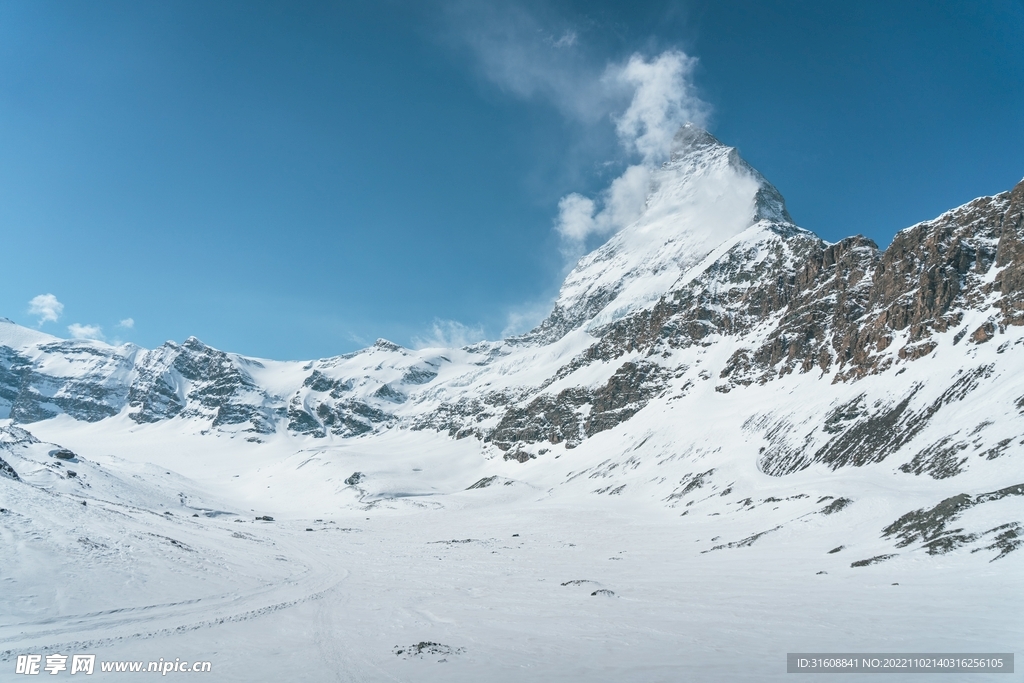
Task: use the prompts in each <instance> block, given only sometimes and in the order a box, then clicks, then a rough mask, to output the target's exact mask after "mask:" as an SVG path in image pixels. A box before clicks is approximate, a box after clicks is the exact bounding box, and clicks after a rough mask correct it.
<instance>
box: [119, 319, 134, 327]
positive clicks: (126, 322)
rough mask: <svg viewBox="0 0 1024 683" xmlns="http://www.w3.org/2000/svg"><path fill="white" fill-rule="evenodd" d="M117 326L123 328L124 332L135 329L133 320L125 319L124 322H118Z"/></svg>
mask: <svg viewBox="0 0 1024 683" xmlns="http://www.w3.org/2000/svg"><path fill="white" fill-rule="evenodd" d="M117 326H118V327H123V328H124V329H126V330H130V329H132V328H134V327H135V319H134V318H125V319H124V320H122V321H121V322H119V323H118V324H117Z"/></svg>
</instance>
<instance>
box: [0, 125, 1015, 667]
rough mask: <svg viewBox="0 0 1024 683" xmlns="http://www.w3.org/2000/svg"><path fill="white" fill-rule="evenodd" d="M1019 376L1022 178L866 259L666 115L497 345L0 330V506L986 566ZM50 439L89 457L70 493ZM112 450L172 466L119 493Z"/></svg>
mask: <svg viewBox="0 0 1024 683" xmlns="http://www.w3.org/2000/svg"><path fill="white" fill-rule="evenodd" d="M1021 377H1024V181H1022V182H1021V184H1018V185H1017V186H1016V187H1015V188H1013V189H1012V190H1009V191H1006V192H1002V193H1000V194H997V195H994V196H991V197H983V198H980V199H976V200H974V201H972V202H970V203H968V204H965V205H963V206H961V207H958V208H955V209H952V210H950V211H948V212H946V213H944V214H942V215H941V216H939V217H938V218H935V219H933V220H929V221H925V222H922V223H919V224H917V225H914V226H911V227H909V228H907V229H905V230H903V231H901V232H900V233H898V234H897V235H896V237H895V239H894V240H893V242H892V244H891V245H890V246H889V247H888V248H887V249H885V250H881V249H879V248H878V246H877V245H876V244H874V243H873V242H872V241H871V240H869V239H866V238H864V237H861V236H855V237H850V238H847V239H844V240H841V241H839V242H837V243H834V244H830V243H827V242H825V241H823V240H821V239H820V238H818V237H817V236H816V235H814V234H813V233H811V232H809V231H807V230H804V229H802V228H800V227H798V226H796V225H794V224H793V222H792V219H791V217H790V215H789V214H788V212H787V211H786V207H785V203H784V200H783V198H782V196H781V195H780V193H779V192H778V191H777V190H776V189H775V188H774V187H773V186H772V185H771V184H770V183H769V182H768V181H767V180H765V178H763V177H762V176H761V175H760V174H759V173H758V172H757V171H755V170H754V169H752V168H751V167H750V166H749V165H748V164H746V162H744V161H743V160H742V159H741V158H740V157H739V156H738V154H737V152H736V150H735V149H732V148H730V147H728V146H726V145H723V144H722V143H721V142H719V141H718V140H717V139H715V138H714V137H713V136H712V135H710V134H709V133H707V132H706V131H703V130H700V129H698V128H696V127H692V126H687V127H685V128H683V129H682V130H680V132H679V133H678V134H677V136H676V138H675V146H674V149H673V152H672V157H671V159H670V161H668V162H667V163H666V164H664V166H663V167H662V168H660V169H659V170H658V171H656V173H655V174H654V176H653V181H652V187H651V191H650V195H649V197H648V200H647V204H646V208H645V210H644V212H643V214H642V215H641V217H640V218H639V219H638V220H637V221H636V222H635V223H634V224H632V225H630V226H628V227H627V228H625V229H624V230H622V231H621V232H619V233H618V234H616V235H615V236H614V237H612V238H611V239H610V240H609V241H608V242H607V243H606V244H605V245H603V246H602V247H600V248H599V249H597V250H596V251H594V252H593V253H591V254H588V255H587V256H585V257H584V258H583V259H582V260H581V261H580V262H579V263H578V264H577V266H576V267H575V268H574V269H573V271H572V272H571V273H570V274H569V275H568V277H567V278H566V280H565V282H564V284H563V286H562V289H561V292H560V294H559V297H558V299H557V301H556V303H555V305H554V308H553V310H552V312H551V314H550V316H549V317H548V318H547V319H546V320H544V321H543V322H542V323H541V324H540V325H539V326H538V327H537V328H536V329H534V330H532V331H531V332H529V333H527V334H524V335H521V336H518V337H513V338H509V339H505V340H501V341H496V342H482V343H479V344H475V345H472V346H468V347H465V348H462V349H438V348H435V349H420V350H412V349H406V348H402V347H400V346H398V345H396V344H393V343H391V342H388V341H385V340H378V341H377V343H375V344H374V345H373V346H371V347H369V348H367V349H364V350H362V351H359V352H357V353H352V354H348V355H344V356H337V357H333V358H326V359H320V360H314V361H309V362H279V361H269V360H263V359H255V358H247V357H243V356H240V355H237V354H231V353H226V352H223V351H219V350H216V349H213V348H211V347H209V346H207V345H205V344H203V343H202V342H201V341H199V340H198V339H195V338H189V339H188V340H186V341H185V342H184V343H182V344H177V343H173V342H168V343H166V344H164V345H163V346H161V347H160V348H157V349H154V350H145V349H141V348H138V347H136V346H133V345H130V344H129V345H123V346H117V347H115V346H110V345H107V344H104V343H101V342H95V341H67V340H62V339H58V338H55V337H51V336H48V335H45V334H42V333H39V332H36V331H33V330H29V329H27V328H24V327H21V326H18V325H16V324H14V323H13V322H11V321H9V320H5V319H4V320H0V437H2V438H0V456H2V457H0V486H2V487H6V489H3V488H0V493H2V492H3V491H4V490H7V491H22V493H19V494H18V496H19V499H20V500H25V501H27V500H28V498H25V496H26V495H27V494H24V493H23V492H24V491H25V490H27V487H32V486H36V487H40V486H41V487H46V488H47V490H49V491H52V492H53V493H54V494H56V493H60V495H67V496H79V497H83V498H82V499H83V500H85V499H86V498H88V497H89V496H90V495H94V494H95V493H96V492H97V491H100V490H102V491H104V492H105V493H104V494H103V495H104V496H105V498H104V499H105V500H108V501H122V502H121V503H119V504H124V505H133V506H143V507H144V506H145V503H144V500H146V499H147V496H148V499H149V500H152V501H161V502H160V505H161V506H168V507H167V510H168V511H169V510H171V509H174V508H173V503H174V501H175V500H178V501H180V505H179V508H180V509H181V510H182V511H188V513H189V514H203V515H205V516H209V515H208V513H210V512H211V511H213V510H220V511H222V512H224V511H228V510H234V511H235V512H241V511H243V509H244V508H245V506H246V505H249V506H250V508H249V509H250V510H259V509H263V510H264V511H266V510H271V511H273V512H275V514H277V515H284V516H286V517H287V516H289V515H291V516H293V517H296V518H297V519H305V518H307V517H312V516H313V515H314V514H318V513H319V514H325V513H324V512H323V511H325V510H326V511H327V512H328V513H329V512H331V511H333V512H334V513H336V514H339V513H338V511H339V510H358V511H359V513H360V514H361V513H362V511H366V510H378V509H387V508H388V507H389V506H391V507H394V508H395V509H399V508H401V509H414V508H415V506H417V505H426V503H425V502H424V501H427V500H430V501H438V502H437V503H436V504H437V505H440V506H444V505H455V506H457V507H458V506H465V505H469V506H470V507H473V509H477V508H476V507H474V506H483V507H484V508H486V505H484V502H485V501H491V502H492V503H493V504H494V505H497V506H500V505H505V504H509V505H512V506H513V507H515V508H516V509H518V510H520V511H521V512H522V514H527V513H526V512H523V510H525V509H527V508H530V505H533V504H534V503H531V502H529V501H537V500H548V501H563V502H564V504H566V505H568V504H570V503H571V505H573V506H578V505H584V503H580V501H587V502H586V503H585V505H586V506H593V505H598V506H600V505H612V506H613V505H616V504H618V503H617V502H616V501H622V500H628V501H630V504H631V505H632V506H634V508H636V506H639V508H637V509H656V510H658V511H659V512H651V513H649V514H650V515H654V516H655V517H657V516H658V515H662V514H671V515H672V516H673V517H674V518H676V519H679V515H682V516H683V517H682V519H684V520H687V522H686V523H687V524H690V525H692V526H687V527H685V528H686V529H687V530H689V531H687V533H691V532H692V533H691V535H692V536H693V537H694V539H696V540H689V539H688V541H689V543H690V545H692V546H693V550H692V552H694V553H698V554H699V555H701V556H703V555H705V554H708V553H713V554H715V556H718V555H720V554H722V553H731V552H735V551H737V549H744V548H749V547H750V546H752V545H754V543H755V542H757V544H758V547H761V546H762V545H766V546H767V547H769V548H771V547H775V546H771V545H770V544H771V543H772V541H771V540H770V539H771V538H776V539H790V541H792V539H798V540H799V539H802V540H800V542H801V543H803V542H804V541H807V542H808V543H810V545H811V546H813V547H814V548H817V549H818V550H815V553H817V554H816V555H814V559H813V561H812V560H808V562H811V563H818V564H814V567H815V569H816V571H817V569H820V568H821V567H826V566H827V569H821V571H820V572H818V573H821V574H824V573H825V572H826V571H828V572H832V573H836V572H842V571H847V572H848V571H857V570H859V569H861V568H863V567H868V566H873V565H880V564H885V563H888V564H891V565H892V566H898V567H904V568H905V565H900V564H899V563H900V562H903V561H913V562H919V561H923V562H925V563H926V565H927V566H930V565H928V564H927V563H930V562H932V561H935V560H936V558H938V557H939V556H949V557H959V558H967V557H970V558H977V559H978V560H979V561H980V560H981V559H982V558H983V559H984V561H985V562H986V563H987V562H989V561H990V560H996V559H1003V558H1006V557H1007V556H1014V557H1015V556H1016V555H1017V554H1015V553H1014V551H1015V550H1017V549H1018V548H1019V547H1020V546H1021V545H1022V544H1024V467H1022V462H1024V461H1022V457H1024V380H1022V379H1021ZM47 441H48V442H49V443H46V442H47ZM61 447H67V448H70V449H71V451H73V452H74V453H76V454H78V455H76V457H80V458H81V461H82V462H83V463H91V462H93V461H94V459H95V460H96V462H102V463H105V464H103V465H89V466H88V467H86V466H85V465H82V466H80V467H79V468H78V469H77V470H76V474H75V477H74V481H70V480H69V478H68V476H67V474H66V473H65V472H66V469H67V466H66V465H63V464H62V463H61V462H59V461H58V459H56V456H54V455H53V454H54V453H56V452H57V450H59V449H60V448H61ZM104 458H106V460H104ZM126 462H133V463H151V464H158V465H159V467H158V469H159V470H161V471H163V470H164V468H165V467H166V468H167V474H166V475H164V474H159V473H158V474H159V477H167V476H168V475H171V472H172V471H173V472H174V473H175V474H174V475H173V476H174V477H178V476H181V477H184V478H185V479H187V482H190V483H185V482H184V480H180V481H179V480H178V479H174V481H173V483H170V482H169V481H165V480H164V479H160V481H159V482H157V481H156V480H153V482H155V483H150V484H147V485H148V486H152V487H154V491H157V490H160V491H163V490H165V489H166V488H167V487H171V488H176V489H181V490H179V491H178V494H180V495H178V496H177V498H175V496H170V497H168V496H167V495H166V494H165V493H156V492H154V493H152V495H150V493H146V494H145V495H143V494H140V493H139V492H138V489H137V488H133V487H134V486H135V484H134V483H133V480H132V478H133V477H136V478H138V477H139V476H142V475H139V474H138V473H137V472H134V470H131V468H128V469H125V468H126V467H127V466H126V465H125V464H124V463H126ZM90 468H91V469H90ZM133 472H134V473H133ZM154 476H155V475H154ZM147 481H149V480H147ZM55 482H59V486H57V485H56V484H55ZM502 484H504V485H502ZM505 485H507V486H505ZM89 487H92V489H91V490H92V492H93V493H90V488H89ZM185 489H188V491H187V492H186V491H185ZM227 491H230V492H231V493H230V494H228V493H225V492H227ZM4 495H6V494H4ZM12 495H13V494H12ZM218 495H220V496H224V497H226V500H227V499H229V500H230V501H234V502H233V503H231V502H224V501H220V502H218V500H215V499H216V498H217V496H218ZM446 496H447V497H449V498H445V497H446ZM467 496H469V498H467ZM472 496H478V497H477V498H472ZM479 496H485V497H484V498H480V497H479ZM486 496H490V498H487V497H486ZM609 496H614V497H615V498H609ZM403 500H404V501H406V502H404V503H403V502H401V501H403ZM443 500H449V501H450V502H448V503H445V502H443ZM470 500H472V501H473V502H472V503H468V502H466V501H470ZM189 501H191V502H189ZM199 501H206V502H202V503H200V502H199ZM410 501H411V502H410ZM417 501H419V502H417ZM459 501H461V502H459ZM25 504H26V505H28V503H27V502H26V503H25ZM39 505H42V504H41V503H39ZM232 505H233V506H234V507H232ZM403 505H404V506H406V507H404V508H403V507H402V506H403ZM409 506H412V507H409ZM5 507H7V506H5ZM460 509H461V508H460ZM481 509H483V508H481ZM495 509H496V508H495ZM530 509H532V508H530ZM588 509H589V508H588ZM160 511H161V512H162V511H163V508H162V507H161V509H160ZM193 511H195V512H193ZM218 514H220V513H218ZM225 514H226V513H225ZM517 514H518V513H517ZM679 523H680V524H681V523H682V522H679ZM763 537H764V538H765V540H764V541H761V540H759V539H762V538H763ZM709 539H710V540H709ZM808 539H810V540H808ZM775 543H784V541H782V540H778V541H775ZM822 548H826V549H827V548H831V549H832V550H831V551H829V553H826V552H825V550H821V549H822ZM819 550H820V552H819ZM764 552H768V551H767V550H766V551H764ZM965 553H966V554H965ZM950 554H952V555H950ZM695 556H696V555H695ZM819 556H820V557H819ZM702 561H703V560H702ZM723 561H724V560H723ZM959 561H961V562H962V563H968V560H967V559H962V560H959ZM972 561H973V560H972ZM801 562H803V560H801ZM819 565H820V566H819ZM808 566H810V565H808ZM962 566H964V567H967V566H968V565H967V564H962ZM970 566H974V565H970ZM801 567H803V565H801ZM801 571H802V570H801ZM901 571H902V570H901ZM963 571H967V569H964V570H963ZM971 571H973V570H971ZM812 574H813V572H812ZM0 636H2V632H0ZM421 644H422V643H421ZM840 651H841V650H840Z"/></svg>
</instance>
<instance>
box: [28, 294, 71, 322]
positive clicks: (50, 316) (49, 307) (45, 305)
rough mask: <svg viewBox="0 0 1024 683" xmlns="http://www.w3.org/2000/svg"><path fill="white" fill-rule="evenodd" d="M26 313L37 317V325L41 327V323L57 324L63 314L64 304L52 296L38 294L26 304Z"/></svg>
mask: <svg viewBox="0 0 1024 683" xmlns="http://www.w3.org/2000/svg"><path fill="white" fill-rule="evenodd" d="M28 313H29V315H34V316H38V317H39V323H38V325H39V326H40V327H41V326H42V325H43V323H47V322H54V323H55V322H57V320H58V319H59V318H60V316H61V314H63V313H64V304H62V303H61V302H60V301H58V300H57V297H55V296H54V295H53V294H40V295H39V296H34V297H32V300H31V301H29V302H28Z"/></svg>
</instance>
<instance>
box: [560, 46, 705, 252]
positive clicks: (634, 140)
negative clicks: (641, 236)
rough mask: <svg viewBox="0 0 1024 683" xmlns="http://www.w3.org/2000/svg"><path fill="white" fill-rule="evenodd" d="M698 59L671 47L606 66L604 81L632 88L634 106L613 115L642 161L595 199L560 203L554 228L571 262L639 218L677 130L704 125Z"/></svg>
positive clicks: (611, 86)
mask: <svg viewBox="0 0 1024 683" xmlns="http://www.w3.org/2000/svg"><path fill="white" fill-rule="evenodd" d="M696 62H697V60H696V59H695V58H693V57H689V56H687V55H686V54H684V53H683V52H680V51H678V50H668V51H665V52H662V53H661V54H660V55H658V56H656V57H653V58H651V59H647V58H645V57H643V56H641V55H639V54H634V55H633V56H631V57H630V58H629V59H628V60H626V61H625V62H624V63H622V64H612V65H609V66H608V67H607V69H606V70H605V73H604V76H603V78H602V82H603V83H605V84H606V85H607V87H608V88H609V90H615V89H617V88H619V89H626V90H629V91H630V92H631V97H630V100H629V105H628V106H627V107H626V108H625V110H624V111H623V112H622V113H621V114H617V115H615V114H613V115H612V117H613V119H614V121H615V130H616V133H617V134H618V137H619V142H620V143H621V145H622V147H623V149H624V150H625V151H626V152H627V153H629V154H635V155H638V156H639V157H640V163H638V164H633V165H631V166H628V167H627V168H626V170H625V171H624V172H623V173H622V175H620V176H619V177H618V178H616V179H615V180H613V181H612V182H611V183H610V184H609V185H608V187H607V188H605V189H604V190H602V191H601V192H600V193H599V194H598V195H597V198H596V199H589V198H587V197H584V196H583V195H580V194H578V193H572V194H569V195H566V196H565V197H562V199H561V201H559V203H558V219H557V220H556V222H555V230H556V231H557V232H558V234H559V236H560V237H561V238H562V250H563V253H564V254H565V256H566V257H567V258H568V259H569V260H575V259H576V258H578V257H579V256H580V255H581V254H582V252H583V251H584V249H585V247H586V244H587V240H588V239H589V238H591V237H592V236H597V237H607V236H608V235H610V234H612V233H615V232H617V231H618V230H621V229H622V228H624V227H625V226H627V225H629V224H630V223H632V222H633V221H635V220H636V219H637V218H638V217H639V216H640V213H641V212H642V211H643V208H644V203H645V201H646V199H647V193H648V191H649V189H650V180H651V173H652V172H653V170H654V169H655V168H656V167H657V165H658V164H660V163H661V162H663V161H665V160H666V159H667V158H668V156H669V153H670V151H671V147H672V138H673V136H674V135H675V133H676V131H678V130H679V128H680V127H681V126H682V125H683V124H685V123H687V122H688V121H692V122H694V123H698V124H701V125H703V123H704V121H705V119H706V116H707V112H708V106H707V105H706V104H705V103H704V102H703V101H702V100H701V99H700V98H699V97H698V96H697V95H696V93H695V92H694V88H693V84H692V82H691V78H692V75H693V69H694V66H695V65H696Z"/></svg>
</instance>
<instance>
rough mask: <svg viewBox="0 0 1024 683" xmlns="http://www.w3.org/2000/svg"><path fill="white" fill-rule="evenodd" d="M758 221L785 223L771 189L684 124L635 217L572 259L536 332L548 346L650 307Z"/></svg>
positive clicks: (782, 203)
mask: <svg viewBox="0 0 1024 683" xmlns="http://www.w3.org/2000/svg"><path fill="white" fill-rule="evenodd" d="M762 221H763V222H765V223H766V226H765V227H768V224H787V225H790V224H791V222H792V221H791V219H790V216H789V213H788V212H787V211H786V205H785V200H784V199H783V198H782V195H781V194H780V193H779V191H778V190H776V189H775V187H773V186H772V185H771V183H769V182H768V181H767V180H765V178H764V176H762V175H761V174H760V173H758V172H757V171H756V170H754V169H753V168H752V167H751V166H750V165H749V164H748V163H747V162H745V161H744V160H743V159H742V158H740V156H739V154H738V153H737V152H736V150H735V149H734V148H732V147H728V146H726V145H724V144H722V143H721V142H719V140H718V139H717V138H715V137H714V136H713V135H711V134H710V133H708V132H707V131H706V130H703V129H701V128H699V127H698V126H694V125H692V124H687V125H686V126H684V127H683V128H681V129H680V130H679V132H678V133H677V134H676V136H675V139H674V142H673V148H672V154H671V158H670V160H669V161H668V162H666V163H665V164H664V165H663V166H662V167H661V168H659V169H657V170H656V171H654V172H653V174H652V176H651V188H650V193H649V195H648V198H647V202H646V206H645V207H644V210H643V213H642V214H641V215H640V217H639V218H638V219H637V220H636V221H635V222H634V223H632V224H631V225H629V226H627V227H626V228H624V229H623V230H621V231H620V232H619V233H617V234H616V235H615V236H613V237H612V238H611V239H610V240H608V242H607V243H605V244H604V245H603V246H602V247H600V248H599V249H597V250H595V251H593V252H591V253H590V254H588V255H586V256H584V257H583V258H582V259H581V260H580V262H579V263H578V264H577V265H576V267H575V268H574V269H573V270H572V272H571V273H570V274H569V276H568V277H567V278H566V280H565V282H564V283H563V285H562V289H561V292H560V293H559V297H558V301H557V302H556V304H555V308H554V311H553V312H552V314H551V316H550V317H549V318H548V319H547V320H546V321H545V322H544V323H542V325H541V327H540V328H538V330H537V332H538V333H540V336H541V337H542V338H544V339H547V340H550V339H552V338H557V337H558V336H560V335H562V334H564V333H565V332H567V331H569V330H571V329H575V328H577V327H580V326H581V325H585V326H586V327H587V328H588V329H592V328H595V327H599V326H602V325H606V324H608V323H611V322H614V321H615V320H619V319H621V318H623V317H625V316H626V315H628V314H629V313H631V312H632V311H635V310H637V309H638V308H642V307H644V306H647V305H651V304H653V303H654V302H656V301H657V300H658V299H659V298H660V297H661V296H662V295H664V294H666V293H667V292H668V291H669V290H670V289H671V287H672V285H673V284H674V283H676V282H677V281H678V280H679V279H680V278H681V277H682V276H683V275H685V274H686V273H687V271H689V270H690V269H692V268H694V267H695V266H697V265H699V264H700V263H701V262H702V261H703V260H704V258H705V257H706V256H707V255H708V254H710V253H711V252H712V251H714V250H715V248H716V247H718V246H720V245H722V244H723V243H725V242H726V241H728V240H730V239H731V238H734V237H736V236H737V235H739V234H740V233H742V232H744V231H745V230H747V229H748V228H750V227H751V226H752V225H754V224H756V223H758V222H762Z"/></svg>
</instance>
